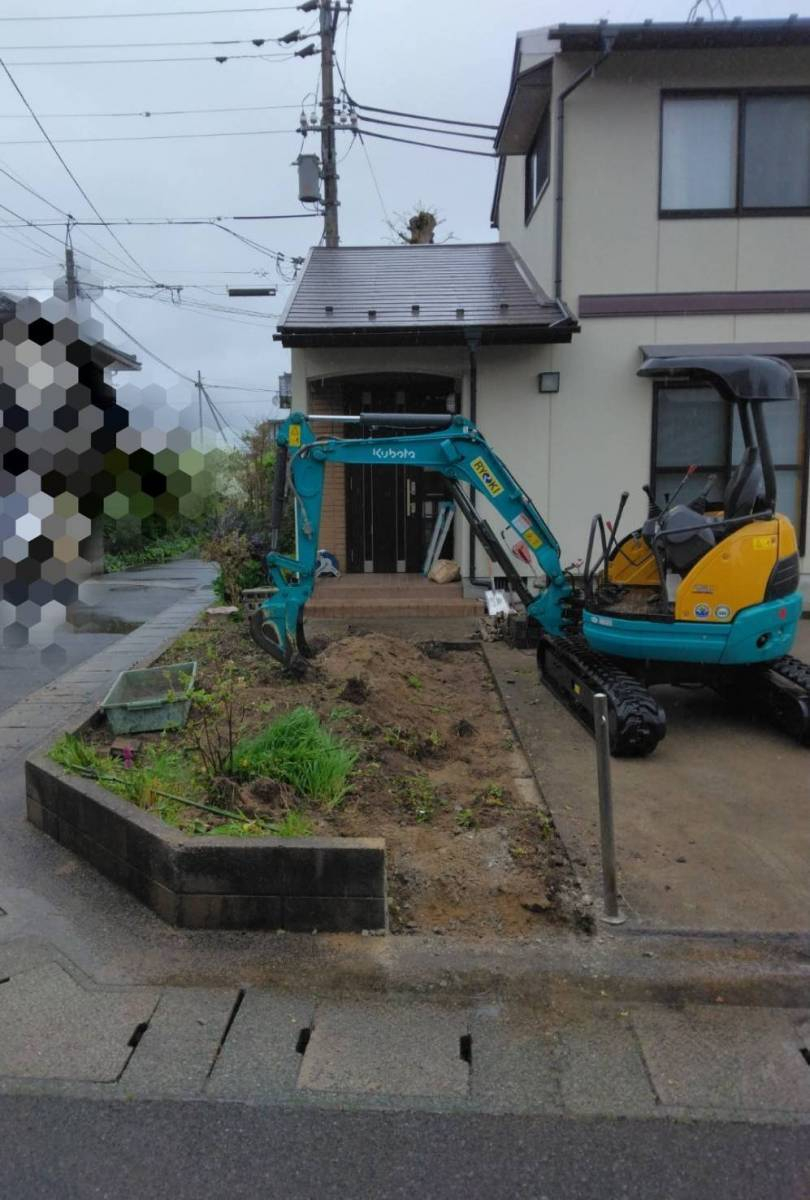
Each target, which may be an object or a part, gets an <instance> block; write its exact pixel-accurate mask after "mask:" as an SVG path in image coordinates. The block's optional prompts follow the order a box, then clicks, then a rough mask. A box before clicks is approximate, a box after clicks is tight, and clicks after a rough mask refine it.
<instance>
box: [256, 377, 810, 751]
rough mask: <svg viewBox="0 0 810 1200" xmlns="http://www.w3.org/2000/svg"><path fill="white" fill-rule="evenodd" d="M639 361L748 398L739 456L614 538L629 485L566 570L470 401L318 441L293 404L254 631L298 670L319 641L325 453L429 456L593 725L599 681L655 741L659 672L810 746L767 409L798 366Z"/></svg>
mask: <svg viewBox="0 0 810 1200" xmlns="http://www.w3.org/2000/svg"><path fill="white" fill-rule="evenodd" d="M639 374H640V375H642V376H646V377H653V378H658V379H662V380H666V381H669V382H673V381H679V382H686V383H689V384H691V385H692V386H698V385H700V386H705V385H706V384H709V385H712V386H713V387H714V388H715V389H716V391H717V392H718V393H719V394H720V396H721V397H722V398H723V399H724V400H725V401H727V402H728V403H729V404H732V405H734V406H735V408H736V412H737V419H738V421H739V429H740V432H741V436H742V442H743V446H744V449H743V451H742V457H741V459H740V462H739V463H738V464H737V466H736V467H735V468H734V470H733V471H732V472H731V474H730V477H729V479H728V482H727V483H726V485H725V487H724V489H723V490H722V494H721V495H719V496H717V498H715V499H712V498H711V493H712V492H713V490H715V489H716V487H717V481H716V480H715V479H710V480H709V482H708V484H707V485H706V487H704V489H703V490H702V491H701V492H700V493H699V494H698V495H697V496H694V497H693V498H692V499H691V500H690V502H689V503H688V504H687V503H683V504H679V503H677V499H678V496H679V495H680V494H681V491H682V489H683V488H684V487H685V485H686V484H687V482H688V481H689V479H690V477H691V475H692V473H693V470H694V468H690V470H689V472H688V473H687V475H686V476H685V478H684V480H683V481H682V482H681V485H680V486H679V487H678V488H677V489H676V491H675V493H674V494H673V495H672V497H671V499H669V500H668V501H667V503H666V505H665V506H664V507H660V506H659V505H657V504H656V503H655V500H654V498H653V496H652V494H651V493H650V492H649V489H645V490H647V493H648V500H649V508H648V516H647V520H646V521H645V522H644V524H643V526H642V527H641V528H640V529H636V530H634V531H633V532H631V533H629V534H627V535H626V536H625V537H623V538H621V539H619V538H618V534H617V531H618V526H619V521H620V519H621V516H622V512H623V509H624V505H625V503H626V501H627V493H626V492H625V493H622V498H621V501H620V504H619V511H618V513H617V515H616V519H615V520H614V521H613V522H612V523H610V524H608V525H607V526H606V523H605V521H604V520H603V518H602V516H601V515H597V516H596V517H594V519H593V522H592V524H591V530H590V539H589V543H588V550H587V556H586V559H585V566H584V573H583V575H582V576H581V578H577V579H575V578H574V577H573V576H572V575H571V574H570V573H569V572H568V571H566V570H565V569H564V568H563V566H562V562H561V558H560V547H559V545H558V543H557V541H556V539H555V538H554V535H553V534H552V532H551V530H550V529H549V528H548V526H547V525H546V523H545V521H544V520H543V518H542V516H541V515H540V513H539V512H538V510H537V508H536V507H535V505H534V504H533V502H532V500H531V499H530V498H529V497H528V496H527V495H526V493H525V492H524V490H523V488H522V487H521V486H520V484H519V483H518V482H517V480H516V479H515V478H514V476H513V475H512V474H511V472H510V471H509V469H508V467H507V466H506V464H505V463H503V462H502V461H501V459H500V458H499V457H498V456H497V455H496V454H495V452H494V451H493V449H492V448H491V446H490V445H489V444H488V443H487V441H486V440H485V438H484V437H483V435H482V434H481V433H480V431H479V430H478V429H476V427H475V426H474V425H472V424H471V422H470V421H469V420H467V418H466V417H463V416H449V415H447V414H438V415H435V416H431V415H425V414H416V413H363V414H362V415H360V416H356V417H338V418H335V417H330V418H328V419H329V420H343V421H354V422H358V423H359V424H360V425H361V426H365V427H368V428H369V429H371V430H372V431H373V430H374V429H380V428H385V427H389V428H390V427H396V428H397V429H398V430H402V429H412V430H413V433H411V434H401V433H399V434H398V435H396V436H390V437H385V436H383V437H375V436H369V437H361V438H347V439H342V438H335V437H329V438H325V439H323V440H318V439H317V438H316V435H315V432H314V430H313V425H312V422H313V421H316V420H317V419H318V418H315V417H312V418H309V419H308V418H307V417H306V416H304V415H303V414H302V413H298V412H294V413H292V414H291V415H290V416H289V417H288V419H287V420H286V421H285V423H284V424H283V425H282V427H281V428H280V430H279V434H278V446H279V459H278V463H277V470H276V475H275V488H274V494H273V505H272V514H271V547H273V548H272V549H271V552H270V554H269V555H268V556H267V567H268V573H269V577H270V580H271V582H272V583H273V584H274V586H275V589H276V590H275V592H274V594H272V595H271V596H270V597H269V598H268V599H267V600H266V601H265V602H264V604H263V605H262V607H261V608H260V609H259V610H258V612H256V613H255V614H254V616H253V618H252V620H251V624H250V630H251V635H252V636H253V638H254V640H255V641H256V643H257V644H258V645H259V646H261V647H262V649H264V650H266V651H267V652H268V653H269V654H271V655H273V657H274V658H276V659H277V660H278V661H279V662H281V663H282V664H283V665H284V666H285V667H286V668H287V669H288V670H291V671H297V670H300V669H302V668H303V667H304V665H305V661H306V658H307V657H308V656H309V653H310V652H309V649H308V647H307V643H306V639H305V637H304V624H303V613H304V606H305V604H306V602H307V600H308V599H309V597H310V596H311V594H312V590H313V586H314V582H315V568H316V562H317V555H318V542H319V525H320V516H321V502H322V498H323V484H324V469H325V467H326V464H327V463H345V464H363V465H367V466H379V467H380V468H381V469H385V468H386V467H390V466H397V465H399V466H401V465H408V466H410V467H421V468H424V469H427V470H430V471H437V472H440V473H441V474H442V475H443V476H444V477H445V478H446V479H447V481H448V487H449V490H450V492H451V494H452V496H453V498H454V500H455V502H456V505H457V506H458V508H459V510H460V511H461V513H462V514H463V515H464V516H465V517H466V518H467V520H468V521H469V522H470V524H471V526H472V528H473V530H474V532H475V534H476V535H477V537H478V538H479V540H480V541H481V543H482V544H483V546H484V548H485V550H486V552H487V554H488V555H489V557H490V558H491V559H492V560H493V561H495V562H497V563H499V565H500V566H501V568H502V570H503V572H504V574H505V575H506V577H507V579H508V580H509V583H510V586H511V588H512V591H513V593H514V594H515V595H516V596H517V597H518V598H519V599H520V601H521V603H522V604H523V605H524V607H525V609H526V613H527V615H528V618H529V619H530V621H534V622H536V623H537V625H538V626H539V634H540V636H539V646H538V663H539V667H540V672H541V677H542V678H543V680H544V682H545V683H546V684H547V685H548V686H549V688H550V689H551V690H552V691H554V692H555V693H556V694H557V695H558V696H559V697H560V698H561V699H562V700H563V701H564V702H565V703H566V704H567V705H569V706H570V707H571V708H572V709H573V711H574V712H575V714H576V715H577V716H578V717H579V718H580V719H581V720H582V721H583V722H584V723H585V724H586V725H587V726H588V727H590V728H591V729H592V728H593V697H594V695H595V694H596V693H598V692H603V693H605V694H606V696H607V698H608V704H609V713H610V733H611V749H612V751H613V753H614V754H617V755H628V756H629V755H635V756H640V755H645V754H649V753H650V752H651V751H652V750H653V749H654V748H655V746H656V745H657V744H658V742H659V741H660V740H661V738H662V737H663V736H664V733H665V730H666V718H665V716H664V712H663V709H662V708H661V706H660V705H659V703H658V701H657V700H656V699H655V698H654V696H653V695H652V693H651V692H650V691H649V686H650V685H654V684H662V683H669V684H685V685H694V684H703V685H706V686H709V687H712V688H714V689H715V691H717V692H718V693H719V694H720V695H722V696H724V697H727V698H728V699H730V700H732V701H733V702H734V703H736V704H738V705H740V704H741V705H743V706H744V707H745V708H747V709H748V710H749V711H755V712H758V713H763V714H764V715H766V716H768V717H769V718H770V719H771V720H773V721H774V722H775V723H776V724H777V725H778V726H779V727H780V728H782V729H783V730H785V732H787V733H788V734H789V735H791V736H792V737H794V738H796V739H797V740H798V741H800V742H802V743H804V744H806V745H807V744H810V667H808V666H806V665H805V664H804V663H801V662H799V661H798V660H797V659H795V658H792V657H791V656H790V654H789V651H790V649H791V646H792V643H793V640H794V637H795V634H796V629H797V625H798V621H799V618H800V616H801V609H802V600H801V595H800V593H799V590H798V586H799V555H798V547H797V542H796V535H795V532H794V530H793V527H792V525H791V523H790V521H789V520H788V519H787V518H786V517H785V516H783V515H781V514H779V513H777V512H776V480H775V472H774V467H773V461H772V458H771V452H770V446H769V442H768V434H767V424H766V419H765V411H766V407H767V405H768V404H769V403H770V402H772V401H779V400H782V401H789V400H796V399H797V396H798V385H797V381H796V376H795V374H794V372H793V370H792V369H791V368H790V367H789V366H788V365H787V364H786V363H784V362H782V361H781V360H779V359H772V358H764V357H745V356H740V357H735V358H727V359H726V358H697V357H696V358H666V359H653V360H648V361H647V362H646V363H645V364H644V366H643V367H642V368H641V370H640V371H639ZM466 486H469V487H472V488H474V489H475V490H476V492H479V493H480V494H481V495H483V496H484V497H485V498H486V499H487V500H489V501H490V503H491V504H492V505H493V507H494V508H495V509H496V511H497V512H498V514H499V515H500V517H501V519H502V520H503V521H504V522H505V523H506V524H507V525H508V526H510V527H511V529H512V530H513V531H514V532H515V533H516V534H517V535H518V536H519V538H520V539H521V540H522V542H523V543H524V545H525V546H526V547H527V548H528V550H529V551H530V552H531V553H532V554H533V555H534V558H535V559H536V561H537V564H538V566H539V567H540V569H541V571H542V572H543V575H544V577H545V586H544V587H543V588H542V590H541V591H540V592H539V593H538V594H536V595H535V594H534V593H533V592H532V591H530V589H529V588H528V587H527V586H526V584H525V582H524V581H523V579H522V578H521V576H520V574H519V573H518V570H517V568H516V566H515V563H514V562H513V561H512V559H511V557H510V555H509V553H508V552H507V551H506V549H505V547H504V545H503V543H502V542H501V541H500V540H499V539H498V538H497V537H496V536H495V533H494V532H493V530H492V528H491V527H490V525H489V524H488V523H487V521H486V520H484V519H483V518H482V517H481V516H480V515H479V513H478V512H477V511H476V509H475V507H474V506H473V504H472V503H471V501H470V499H469V496H468V494H467V491H466ZM287 490H289V493H290V494H291V495H292V497H293V500H294V503H295V518H296V547H297V554H296V556H295V557H290V556H288V555H284V554H281V553H279V552H278V551H277V550H276V549H275V547H276V546H277V542H278V530H279V528H280V525H281V515H282V507H283V503H284V496H285V492H286V491H287Z"/></svg>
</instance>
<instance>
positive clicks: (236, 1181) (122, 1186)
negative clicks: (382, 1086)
mask: <svg viewBox="0 0 810 1200" xmlns="http://www.w3.org/2000/svg"><path fill="white" fill-rule="evenodd" d="M0 1147H2V1150H0V1160H1V1161H2V1178H3V1192H4V1194H5V1195H7V1196H13V1197H14V1200H89V1198H90V1197H93V1198H96V1197H98V1198H106V1197H109V1198H110V1200H130V1198H131V1200H143V1198H144V1197H149V1200H162V1198H163V1197H167V1198H168V1197H171V1198H172V1200H223V1198H224V1197H227V1198H228V1200H243V1198H244V1200H247V1198H251V1200H253V1198H254V1197H256V1198H258V1197H261V1198H262V1200H275V1197H278V1198H279V1200H281V1198H282V1197H283V1198H284V1200H314V1198H315V1197H317V1198H318V1200H332V1198H334V1200H338V1198H339V1200H347V1198H351V1200H365V1198H368V1200H399V1198H400V1197H402V1198H403V1200H404V1198H405V1197H407V1198H408V1200H412V1198H414V1197H419V1198H420V1200H433V1198H434V1197H435V1198H436V1200H455V1198H456V1197H458V1198H459V1200H471V1198H476V1200H477V1198H478V1197H481V1198H482V1200H500V1198H501V1197H503V1198H504V1200H522V1198H525V1200H614V1198H618V1197H622V1198H630V1200H636V1198H638V1200H650V1197H655V1200H703V1198H704V1197H705V1198H706V1200H765V1197H767V1200H806V1197H807V1196H808V1195H810V1128H808V1127H807V1126H803V1127H801V1126H798V1127H787V1128H784V1127H783V1128H775V1127H773V1126H767V1125H754V1126H750V1125H748V1126H744V1125H741V1124H740V1125H736V1124H721V1123H717V1124H713V1123H708V1122H701V1123H686V1122H684V1123H680V1122H670V1121H664V1120H650V1121H628V1120H613V1119H610V1120H604V1119H592V1120H572V1119H570V1118H562V1117H520V1116H480V1115H470V1114H463V1115H459V1114H428V1113H421V1114H413V1113H390V1112H389V1113H379V1112H377V1113H371V1112H345V1111H329V1110H323V1109H310V1108H307V1109H303V1108H302V1109H280V1108H265V1107H252V1106H245V1105H241V1104H211V1103H206V1104H200V1103H185V1102H157V1101H156V1102H143V1103H129V1104H127V1103H122V1102H107V1101H95V1100H67V1099H64V1098H57V1097H33V1096H16V1097H12V1096H4V1097H0Z"/></svg>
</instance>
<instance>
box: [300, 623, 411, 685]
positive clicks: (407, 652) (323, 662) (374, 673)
mask: <svg viewBox="0 0 810 1200" xmlns="http://www.w3.org/2000/svg"><path fill="white" fill-rule="evenodd" d="M318 665H319V666H320V667H323V669H324V670H325V671H326V673H327V674H328V675H331V676H332V677H333V678H334V679H349V678H350V677H351V676H355V677H360V678H365V679H366V681H367V682H370V681H371V680H373V681H374V682H375V683H385V682H386V681H393V680H396V679H405V678H406V677H407V676H408V675H414V674H418V673H419V672H420V671H424V670H425V667H426V661H425V655H424V654H423V653H422V651H421V650H420V649H419V648H418V647H417V646H414V645H413V644H412V643H411V642H405V641H403V640H402V639H401V638H395V637H388V635H387V634H384V633H364V634H361V635H360V636H359V637H347V638H341V640H340V641H339V642H333V643H332V644H331V646H328V647H327V649H326V650H324V652H323V654H321V655H320V657H319V658H318Z"/></svg>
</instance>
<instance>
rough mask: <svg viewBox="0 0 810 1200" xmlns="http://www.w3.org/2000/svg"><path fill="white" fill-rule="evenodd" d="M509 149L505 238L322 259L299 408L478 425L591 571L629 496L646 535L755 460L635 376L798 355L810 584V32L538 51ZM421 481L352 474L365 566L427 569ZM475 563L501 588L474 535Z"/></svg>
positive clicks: (621, 35) (620, 31)
mask: <svg viewBox="0 0 810 1200" xmlns="http://www.w3.org/2000/svg"><path fill="white" fill-rule="evenodd" d="M495 149H496V151H497V154H498V155H499V168H498V175H497V183H496V188H495V197H494V203H493V208H492V224H493V226H494V227H495V228H496V229H497V230H498V234H499V238H500V242H499V243H498V244H496V245H491V244H490V245H478V246H467V247H460V246H452V245H448V246H415V247H411V246H406V247H380V248H358V247H349V248H345V249H343V248H341V249H337V250H325V249H319V250H316V251H314V252H313V254H312V256H311V257H310V259H309V260H308V263H307V266H306V269H305V270H304V272H303V274H302V278H301V281H300V283H299V285H298V287H297V289H296V291H295V293H294V295H293V297H292V298H291V301H290V304H289V306H288V309H287V311H286V313H285V315H284V317H283V318H282V320H281V322H280V326H279V328H280V337H281V339H282V341H283V342H284V343H285V344H286V345H289V346H291V347H292V348H293V407H294V408H309V410H310V411H313V412H316V411H330V412H340V411H344V410H345V411H358V410H359V409H360V408H362V407H366V408H371V409H372V410H374V409H377V408H379V407H386V406H390V407H391V408H392V409H394V410H396V409H397V408H398V409H400V410H404V411H407V410H409V409H415V410H416V411H418V410H419V408H420V406H422V407H426V408H433V409H435V408H436V406H437V405H441V406H444V405H445V404H446V405H447V406H448V407H450V408H456V409H457V410H458V411H463V412H465V413H468V414H469V415H471V416H472V417H473V418H474V419H475V421H476V422H477V424H478V425H479V426H480V427H481V429H482V430H483V432H484V433H485V435H486V436H487V437H488V438H489V439H490V440H491V442H492V444H493V445H494V447H495V449H496V450H497V451H498V453H499V454H500V455H501V456H502V457H503V458H504V459H505V461H506V462H507V463H508V465H509V467H510V468H511V469H512V470H513V472H514V473H515V474H516V475H517V477H518V478H519V479H520V480H521V482H522V483H523V485H524V487H525V488H526V489H527V491H529V492H530V493H531V495H532V496H533V498H534V499H535V501H536V503H537V504H538V506H539V508H540V509H541V511H542V512H543V513H544V515H545V517H546V519H547V521H548V523H549V525H550V526H551V528H552V529H553V530H554V532H555V534H556V535H557V537H558V538H559V540H560V542H561V544H562V546H563V552H564V554H565V556H566V558H567V559H568V560H575V559H577V558H579V557H581V555H582V553H583V550H584V545H585V541H586V536H587V531H588V526H589V523H590V519H591V516H592V515H593V513H594V512H595V511H597V510H602V509H603V510H606V511H607V512H611V511H612V510H613V509H614V507H615V505H616V503H617V501H618V497H619V493H620V492H621V491H622V490H623V489H627V490H628V491H629V492H630V495H631V501H630V504H629V505H628V510H627V512H628V517H627V520H628V521H630V522H636V523H637V522H639V521H640V520H641V518H642V517H643V516H644V514H645V511H646V499H645V497H644V495H643V493H642V487H643V485H645V484H650V485H651V486H652V488H653V490H654V491H655V493H656V494H657V495H658V496H659V497H661V496H665V495H666V494H668V493H671V492H672V491H673V489H674V487H675V486H676V485H677V482H678V480H679V479H680V478H681V477H682V475H683V473H684V471H685V470H686V468H687V467H688V466H690V465H692V464H697V465H698V467H699V470H698V471H697V472H696V473H695V475H694V476H693V479H692V481H691V483H690V485H689V486H690V487H693V488H699V487H701V486H703V483H704V482H705V480H706V477H707V476H708V475H710V474H716V475H717V476H718V478H719V484H718V486H720V487H722V481H723V477H724V475H726V474H727V472H728V470H729V466H730V464H731V463H732V461H733V460H734V456H735V451H736V449H737V441H738V439H737V435H736V432H735V430H734V428H733V426H732V424H731V416H730V413H729V412H728V411H727V409H726V407H725V406H724V404H723V403H722V402H721V401H720V400H719V398H716V397H714V396H713V394H711V393H709V392H706V391H702V392H696V391H689V390H685V389H681V388H675V387H663V386H661V385H658V384H655V385H652V384H651V383H650V382H649V381H646V380H642V379H640V378H638V377H637V376H636V370H637V368H638V367H639V366H640V365H641V362H642V361H643V358H644V356H645V355H650V354H657V355H672V354H680V353H691V352H696V353H697V352H699V353H701V354H717V353H723V354H741V353H753V352H756V353H765V354H778V355H781V356H782V357H784V358H786V359H788V360H789V361H790V362H791V363H792V364H793V365H794V366H795V368H796V369H797V371H798V372H800V378H801V382H802V400H801V402H800V403H799V404H797V405H789V404H783V405H773V406H772V407H771V409H770V410H769V414H768V415H769V417H770V419H771V438H772V442H773V448H774V456H775V461H776V466H777V476H778V486H779V504H780V508H781V510H782V511H784V512H786V513H787V514H788V515H789V516H790V517H791V518H792V519H793V521H794V522H795V524H796V527H797V531H798V534H799V538H800V545H801V553H802V555H803V559H802V564H803V576H804V579H805V581H806V580H807V577H808V573H809V572H810V557H808V547H807V519H808V514H807V510H808V502H807V497H808V483H809V478H808V474H809V473H808V449H809V448H810V438H809V437H808V427H809V426H810V421H809V420H808V413H809V412H810V20H808V19H797V18H790V19H787V20H766V21H743V20H736V21H731V22H709V23H701V22H697V23H683V24H681V23H679V24H657V23H652V22H645V23H644V24H638V25H611V24H608V23H600V24H597V25H561V26H558V27H556V28H553V29H543V30H535V31H530V32H526V33H522V34H520V35H519V36H518V38H517V45H516V50H515V57H514V64H513V70H512V77H511V83H510V86H509V92H508V96H507V99H506V104H505V107H504V111H503V115H502V118H501V122H500V126H499V129H498V133H497V135H496V139H495ZM398 473H399V470H398ZM401 473H402V478H401V479H399V478H397V477H394V472H391V473H390V474H389V473H388V472H386V471H376V472H373V473H372V472H368V471H367V470H366V471H365V474H364V473H363V471H356V472H355V474H356V477H355V478H352V479H351V480H347V479H346V477H345V476H343V475H341V474H340V473H339V472H338V471H337V470H335V471H334V472H333V477H332V480H331V483H330V492H329V496H328V498H327V508H326V517H325V521H324V527H323V528H324V541H325V544H327V545H328V544H329V540H330V539H331V545H329V548H334V549H335V550H336V552H337V553H338V556H339V557H340V558H341V565H342V566H344V568H345V569H348V570H350V571H351V570H358V571H362V570H386V571H388V570H400V571H402V570H409V571H413V570H415V569H418V557H419V555H418V553H417V548H419V547H421V545H422V544H423V541H424V530H425V529H427V528H428V527H429V526H430V523H431V518H432V513H433V511H434V510H433V503H434V501H435V499H436V496H437V495H438V494H439V492H440V488H438V487H437V486H434V483H433V482H432V481H430V480H427V481H424V482H422V483H417V481H415V480H410V479H409V478H408V477H407V473H406V472H404V471H403V472H401ZM371 475H374V476H375V479H374V480H372V479H371V477H370V476H371ZM384 476H387V479H384V480H383V479H382V477H384ZM376 477H380V480H381V481H380V482H377V481H376ZM417 488H418V489H421V490H416V489H417ZM431 488H432V489H433V492H435V493H436V495H433V494H432V492H431ZM685 494H686V495H688V491H687V492H686V493H685ZM682 495H684V493H682ZM411 514H412V515H411ZM488 515H491V514H488ZM409 520H413V521H415V522H417V523H418V524H420V526H421V528H420V530H419V531H418V532H417V531H416V530H415V529H414V530H412V531H411V532H410V533H409V526H408V521H409ZM493 524H495V525H496V526H497V521H496V520H494V519H493ZM628 528H629V525H628ZM409 547H411V549H410V550H409ZM454 550H455V555H456V557H457V558H458V559H459V561H460V562H461V564H462V571H463V573H464V575H465V576H467V577H469V576H473V577H474V576H480V575H482V574H483V573H484V571H485V569H486V563H485V558H484V556H483V552H482V551H481V550H480V549H479V550H477V552H473V551H472V548H471V543H470V541H469V539H468V538H467V535H466V534H464V535H463V536H460V530H458V529H457V531H456V539H455V547H454Z"/></svg>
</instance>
